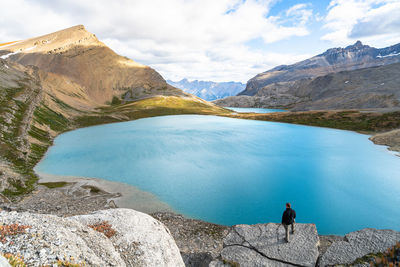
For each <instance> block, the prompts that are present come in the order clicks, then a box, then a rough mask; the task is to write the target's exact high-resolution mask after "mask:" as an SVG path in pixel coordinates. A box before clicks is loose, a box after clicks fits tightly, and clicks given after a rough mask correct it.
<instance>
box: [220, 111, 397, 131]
mask: <svg viewBox="0 0 400 267" xmlns="http://www.w3.org/2000/svg"><path fill="white" fill-rule="evenodd" d="M228 116H229V117H233V118H240V119H252V120H264V121H276V122H286V123H294V124H302V125H309V126H319V127H327V128H335V129H342V130H351V131H357V132H364V133H376V132H382V131H389V130H392V129H396V128H399V127H400V112H398V111H397V112H387V113H378V112H359V111H305V112H279V113H266V114H250V113H244V114H234V115H228Z"/></svg>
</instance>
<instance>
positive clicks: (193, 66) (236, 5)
mask: <svg viewBox="0 0 400 267" xmlns="http://www.w3.org/2000/svg"><path fill="white" fill-rule="evenodd" d="M274 3H275V0H247V1H242V0H218V1H215V0H168V1H165V0H151V1H150V0H133V1H126V0H115V1H108V0H98V1H81V0H54V1H47V0H30V1H29V0H14V1H6V2H5V3H3V4H2V11H1V13H2V14H1V16H0V25H1V26H0V40H4V41H9V40H14V39H21V38H28V37H33V36H36V35H39V34H45V33H50V32H53V31H56V30H59V29H62V28H66V27H70V26H72V25H76V24H84V25H85V26H86V28H87V29H88V30H89V31H91V32H93V33H95V34H96V35H97V36H98V38H99V39H100V40H102V41H103V42H105V43H106V44H107V45H109V46H110V47H111V48H112V49H114V50H115V51H116V52H118V53H119V54H122V55H125V56H128V57H130V58H132V59H134V60H136V61H138V62H140V63H143V64H146V65H150V66H152V67H153V68H155V69H156V70H158V71H160V73H161V74H162V75H163V76H164V77H165V78H175V79H178V78H179V79H180V78H184V77H186V78H190V79H207V80H219V81H222V80H236V81H247V80H248V79H249V78H251V77H252V76H254V75H255V74H257V73H259V72H261V71H265V70H267V69H269V68H272V67H274V66H275V65H279V64H284V63H293V62H295V61H296V60H297V59H303V58H304V57H305V55H303V56H293V55H290V54H284V55H276V54H272V53H271V52H268V51H260V50H255V49H254V48H253V47H248V46H246V45H245V44H246V43H248V42H249V41H251V40H253V39H257V38H262V40H263V41H264V42H265V43H266V44H268V43H273V42H277V41H280V40H283V39H288V38H290V37H293V36H304V35H307V34H309V31H308V30H307V22H308V21H309V19H310V17H311V16H312V10H311V8H310V7H309V5H306V4H298V5H295V6H293V7H291V8H289V9H288V10H287V11H285V12H282V13H281V14H280V15H277V16H271V15H268V14H269V11H270V8H271V6H272V5H273V4H274ZM5 10H7V11H5ZM21 18H23V19H21ZM254 66H259V67H258V68H256V67H254Z"/></svg>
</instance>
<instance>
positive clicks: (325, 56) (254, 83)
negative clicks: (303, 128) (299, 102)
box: [239, 41, 400, 95]
mask: <svg viewBox="0 0 400 267" xmlns="http://www.w3.org/2000/svg"><path fill="white" fill-rule="evenodd" d="M398 62H400V44H396V45H393V46H390V47H386V48H382V49H377V48H374V47H370V46H368V45H363V44H362V43H361V42H360V41H357V42H356V43H355V44H354V45H350V46H348V47H345V48H340V47H339V48H331V49H328V50H327V51H326V52H324V53H322V54H320V55H317V56H315V57H312V58H310V59H307V60H304V61H301V62H298V63H295V64H293V65H282V66H278V67H275V68H273V69H271V70H269V71H266V72H263V73H261V74H258V75H257V76H255V77H254V78H252V79H250V80H249V81H248V82H247V85H246V90H244V91H243V92H241V93H240V94H239V95H255V94H256V93H257V92H258V90H260V89H261V88H263V87H265V86H267V85H269V84H272V83H279V82H290V81H296V80H301V79H306V78H314V77H318V76H323V75H326V74H329V73H334V72H340V71H350V70H356V69H361V68H368V67H373V66H381V65H388V64H393V63H398Z"/></svg>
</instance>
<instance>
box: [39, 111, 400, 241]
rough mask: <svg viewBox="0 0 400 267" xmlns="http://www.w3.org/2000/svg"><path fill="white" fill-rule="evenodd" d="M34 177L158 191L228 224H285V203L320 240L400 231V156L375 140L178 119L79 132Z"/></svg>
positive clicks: (183, 207) (59, 142) (63, 140)
mask: <svg viewBox="0 0 400 267" xmlns="http://www.w3.org/2000/svg"><path fill="white" fill-rule="evenodd" d="M35 171H36V172H39V173H47V174H54V175H70V176H86V177H97V178H103V179H106V180H111V181H118V182H123V183H127V184H131V185H134V186H136V187H138V188H139V189H141V190H143V191H147V192H151V193H153V194H154V195H156V196H157V197H158V198H159V199H160V200H161V201H164V202H166V203H168V204H169V205H170V206H171V207H172V208H173V209H174V210H175V211H177V212H179V213H182V214H184V215H186V216H189V217H192V218H198V219H202V220H205V221H209V222H214V223H218V224H224V225H233V224H241V223H246V224H255V223H266V222H280V220H281V216H282V212H283V211H284V206H285V203H286V202H291V203H292V206H293V208H294V209H295V210H296V212H297V219H296V221H297V222H301V223H315V224H316V225H317V229H318V231H319V233H320V234H344V233H348V232H350V231H354V230H358V229H361V228H365V227H373V228H380V229H386V228H390V229H394V230H400V209H399V207H400V157H397V156H395V155H394V154H392V153H390V152H388V151H387V149H386V147H384V146H377V145H374V144H373V143H372V142H371V141H369V140H368V136H367V135H361V134H357V133H354V132H349V131H341V130H334V129H327V128H318V127H308V126H300V125H294V124H284V123H275V122H265V121H253V120H240V119H232V118H224V117H216V116H201V115H180V116H164V117H154V118H146V119H140V120H136V121H130V122H122V123H114V124H107V125H101V126H94V127H89V128H83V129H78V130H75V131H71V132H67V133H64V134H62V135H60V136H58V137H57V138H56V139H55V145H54V146H53V147H51V148H50V149H49V151H48V153H47V154H46V156H45V158H44V159H43V160H42V161H41V162H40V163H39V164H38V165H37V166H36V168H35Z"/></svg>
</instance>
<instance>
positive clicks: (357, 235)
mask: <svg viewBox="0 0 400 267" xmlns="http://www.w3.org/2000/svg"><path fill="white" fill-rule="evenodd" d="M399 241H400V232H396V231H393V230H377V229H371V228H366V229H362V230H360V231H356V232H351V233H349V234H347V235H345V237H344V240H343V241H337V242H334V243H333V244H332V245H331V246H330V247H329V248H328V249H327V251H326V252H325V253H324V254H323V255H322V256H321V259H320V263H319V266H321V267H324V266H333V265H339V264H340V265H342V264H352V263H354V262H355V260H356V259H358V258H362V257H363V256H365V255H368V254H376V253H379V252H385V251H387V249H388V248H391V247H393V246H394V245H396V242H399Z"/></svg>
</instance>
